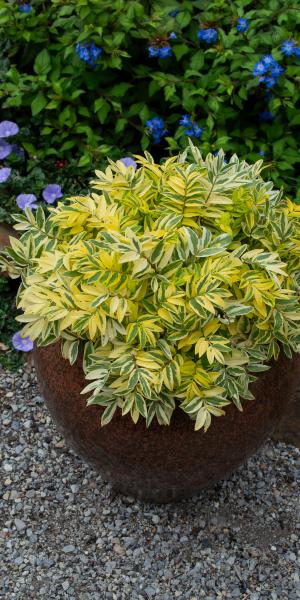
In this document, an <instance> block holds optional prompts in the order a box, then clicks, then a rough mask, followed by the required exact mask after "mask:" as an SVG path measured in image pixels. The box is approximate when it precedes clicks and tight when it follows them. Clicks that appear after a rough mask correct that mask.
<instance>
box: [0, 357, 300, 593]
mask: <svg viewBox="0 0 300 600" xmlns="http://www.w3.org/2000/svg"><path fill="white" fill-rule="evenodd" d="M0 397H1V404H2V410H1V421H2V423H1V425H2V427H1V430H2V459H3V472H4V477H3V478H2V483H1V488H2V489H1V501H0V508H1V510H0V515H1V517H0V518H1V531H0V543H1V556H2V563H3V567H2V580H1V582H0V598H4V599H7V600H15V599H18V600H29V599H33V600H38V599H39V598H43V599H47V600H48V599H50V600H52V599H53V600H59V599H62V598H63V599H68V600H109V599H112V600H143V599H148V598H155V599H157V600H174V599H175V598H182V599H184V600H188V599H189V600H198V599H202V598H204V599H205V600H218V599H224V598H228V599H230V600H231V599H235V598H238V599H240V600H248V599H249V600H277V599H278V600H285V599H288V600H296V599H298V598H300V584H299V556H300V550H299V533H300V522H299V494H298V488H297V480H298V476H299V471H300V461H299V457H300V451H299V450H297V449H295V448H293V447H292V446H286V445H284V444H280V443H279V444H276V445H275V444H273V443H272V442H268V443H267V445H266V446H265V447H264V448H263V449H262V450H261V451H260V452H259V453H258V454H257V455H256V456H255V457H254V458H252V459H250V460H249V461H248V463H247V465H246V466H244V467H243V468H241V469H239V471H237V472H236V474H235V475H233V476H231V477H230V478H229V479H227V480H226V481H223V482H221V483H220V484H218V485H216V486H215V487H214V488H213V489H211V490H209V491H208V492H205V493H202V494H201V495H199V496H197V497H194V498H193V499H191V500H188V501H184V502H182V503H177V504H168V505H165V506H156V505H150V504H145V503H142V502H136V501H135V500H134V499H133V498H126V497H120V496H113V495H112V492H111V490H110V487H109V485H108V484H106V483H105V482H103V481H102V479H101V477H100V476H99V475H97V474H96V473H95V471H94V470H93V469H91V468H90V467H88V466H86V465H85V464H84V463H83V462H82V461H81V460H80V459H79V458H77V457H76V456H75V455H74V454H73V452H72V451H70V450H68V449H67V448H66V446H65V444H64V441H63V440H62V439H61V436H60V435H58V434H57V433H56V431H55V429H54V427H53V425H52V422H51V419H50V417H49V416H48V413H47V410H46V408H45V406H44V404H43V401H42V398H41V397H40V395H39V391H38V388H37V386H36V380H35V374H34V370H33V369H32V368H31V367H29V366H27V367H25V369H23V371H21V372H19V373H18V374H17V375H12V374H11V373H8V372H4V371H2V372H1V371H0ZM297 559H298V561H297ZM297 567H298V568H297Z"/></svg>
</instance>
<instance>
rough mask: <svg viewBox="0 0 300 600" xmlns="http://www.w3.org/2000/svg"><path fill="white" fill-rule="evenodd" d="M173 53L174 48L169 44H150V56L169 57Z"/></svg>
mask: <svg viewBox="0 0 300 600" xmlns="http://www.w3.org/2000/svg"><path fill="white" fill-rule="evenodd" d="M172 55H173V52H172V48H171V46H170V45H169V44H167V45H166V46H161V47H159V46H155V45H153V44H152V45H151V46H148V56H149V58H169V57H170V56H172Z"/></svg>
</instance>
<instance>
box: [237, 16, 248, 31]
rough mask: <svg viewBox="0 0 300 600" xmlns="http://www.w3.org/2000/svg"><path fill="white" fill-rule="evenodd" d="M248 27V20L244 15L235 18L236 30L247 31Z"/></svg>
mask: <svg viewBox="0 0 300 600" xmlns="http://www.w3.org/2000/svg"><path fill="white" fill-rule="evenodd" d="M248 27H249V25H248V21H247V19H245V18H244V17H241V18H240V19H238V20H237V22H236V28H237V30H238V31H241V32H242V33H243V32H244V31H247V29H248Z"/></svg>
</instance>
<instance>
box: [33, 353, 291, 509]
mask: <svg viewBox="0 0 300 600" xmlns="http://www.w3.org/2000/svg"><path fill="white" fill-rule="evenodd" d="M34 361H35V366H36V371H37V376H38V381H39V385H40V389H41V392H42V394H43V395H44V398H45V400H46V403H47V405H48V408H49V410H50V412H51V415H52V417H53V420H54V421H55V423H56V425H57V427H58V429H59V430H60V431H61V432H62V434H63V435H64V437H65V439H66V441H67V443H69V445H70V446H71V447H72V448H73V449H74V450H75V452H77V453H78V454H79V455H80V456H82V457H83V458H84V459H86V460H87V461H88V462H89V463H91V464H92V465H93V466H95V467H96V468H97V469H98V470H99V471H100V473H101V474H102V475H103V478H104V479H105V480H106V481H109V482H111V483H112V485H113V488H114V489H115V490H116V491H119V492H121V493H124V494H128V495H131V496H134V497H137V498H139V499H143V500H148V501H154V502H169V501H174V500H180V499H182V498H187V497H189V496H192V495H193V494H195V493H197V492H199V490H201V489H203V488H206V487H208V486H211V485H212V484H214V483H215V482H216V481H218V480H219V479H222V478H224V477H225V476H226V475H227V474H228V473H230V472H231V471H233V470H234V469H236V468H237V467H238V466H239V465H240V464H242V463H243V462H244V461H245V460H246V458H247V457H249V456H250V455H251V454H252V453H253V452H255V451H256V450H257V449H258V448H259V446H260V445H261V444H262V443H263V442H264V441H265V440H266V438H267V437H268V436H269V435H270V434H272V433H273V431H274V429H275V427H276V426H277V425H278V423H279V421H280V419H281V418H282V416H283V415H284V413H285V411H286V410H287V407H288V403H289V400H290V397H291V396H292V394H293V390H294V386H295V384H296V381H297V379H298V370H299V368H300V355H295V357H294V358H293V360H289V359H287V358H286V357H285V356H282V357H281V358H280V360H279V361H278V362H276V363H274V364H273V366H272V368H271V369H270V370H269V371H266V372H264V373H262V374H261V375H260V376H259V379H258V380H257V381H256V382H254V384H251V390H252V392H253V394H254V395H255V398H256V399H255V400H251V401H244V403H243V404H244V410H243V412H240V411H238V409H237V408H236V407H235V406H234V405H232V404H231V405H229V406H227V407H226V409H225V410H226V415H225V416H222V417H215V418H213V421H212V425H211V427H210V428H209V430H208V431H207V433H204V432H203V431H197V432H195V431H194V429H193V427H194V424H193V422H192V421H191V420H190V418H189V417H188V416H187V415H186V414H185V413H183V411H181V410H180V409H177V410H176V411H175V412H174V413H173V417H172V419H171V425H170V426H162V425H158V423H157V422H156V421H155V422H152V424H151V426H150V427H149V429H147V428H146V425H145V422H144V419H142V418H140V420H139V421H138V423H137V424H136V425H134V423H133V421H132V420H131V417H130V416H128V415H126V416H125V417H122V416H121V414H117V415H115V416H114V418H113V420H112V421H111V422H110V423H109V424H108V425H105V426H104V427H101V425H100V416H101V412H102V410H103V409H102V408H101V407H98V406H89V407H87V406H86V400H87V397H88V396H87V395H80V391H81V390H82V389H83V387H84V386H85V385H86V381H85V379H84V373H83V370H82V367H81V364H82V363H81V359H78V361H77V363H76V364H75V365H74V366H72V367H71V366H70V364H69V362H68V361H66V360H65V359H63V358H62V356H61V352H60V344H53V345H51V346H47V347H45V348H37V349H35V351H34Z"/></svg>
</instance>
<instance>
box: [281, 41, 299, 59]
mask: <svg viewBox="0 0 300 600" xmlns="http://www.w3.org/2000/svg"><path fill="white" fill-rule="evenodd" d="M295 47H296V44H295V42H294V40H285V42H283V44H282V46H281V52H282V54H285V55H286V56H292V54H294V52H295Z"/></svg>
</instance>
